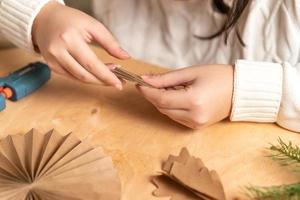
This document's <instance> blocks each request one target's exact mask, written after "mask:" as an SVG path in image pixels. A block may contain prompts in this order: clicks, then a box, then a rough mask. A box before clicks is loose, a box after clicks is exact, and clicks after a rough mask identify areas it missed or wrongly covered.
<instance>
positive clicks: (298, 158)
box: [246, 138, 300, 200]
mask: <svg viewBox="0 0 300 200" xmlns="http://www.w3.org/2000/svg"><path fill="white" fill-rule="evenodd" d="M268 150H269V151H270V153H271V155H270V156H269V157H271V158H272V159H273V160H275V161H278V162H279V163H280V164H281V165H283V166H288V167H292V168H293V169H294V170H295V171H299V170H300V148H299V147H298V146H297V145H293V143H292V142H288V143H285V142H284V141H283V140H282V139H281V138H279V139H278V144H277V145H273V144H271V146H270V147H269V148H268ZM246 195H247V196H248V197H250V198H251V199H256V200H300V182H299V183H293V184H288V185H279V186H270V187H257V186H248V187H246Z"/></svg>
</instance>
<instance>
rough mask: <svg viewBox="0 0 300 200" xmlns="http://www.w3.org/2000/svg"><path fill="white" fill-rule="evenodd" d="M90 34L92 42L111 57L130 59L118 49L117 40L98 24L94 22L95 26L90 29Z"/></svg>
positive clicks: (124, 52) (123, 51)
mask: <svg viewBox="0 0 300 200" xmlns="http://www.w3.org/2000/svg"><path fill="white" fill-rule="evenodd" d="M90 33H91V34H92V37H93V39H94V41H95V42H97V43H98V44H99V45H100V46H101V47H102V48H103V49H105V50H106V51H107V52H108V53H109V54H110V55H111V56H113V57H116V58H119V59H128V58H130V55H129V54H128V53H127V52H126V51H125V50H124V49H122V48H121V47H120V45H119V43H118V42H117V40H116V39H115V38H114V37H113V36H112V34H111V33H110V32H109V31H108V30H107V29H106V27H104V25H103V24H101V23H100V22H98V21H96V22H95V24H94V25H93V26H92V27H91V28H90Z"/></svg>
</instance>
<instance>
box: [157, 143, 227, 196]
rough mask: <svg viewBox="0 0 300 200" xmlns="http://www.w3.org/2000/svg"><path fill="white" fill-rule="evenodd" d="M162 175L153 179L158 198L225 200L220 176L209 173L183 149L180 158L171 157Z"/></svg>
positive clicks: (165, 164)
mask: <svg viewBox="0 0 300 200" xmlns="http://www.w3.org/2000/svg"><path fill="white" fill-rule="evenodd" d="M162 171H163V172H162V174H161V175H159V176H156V177H154V178H153V183H154V185H155V186H156V187H157V190H155V191H154V192H153V194H154V195H155V196H157V197H160V196H170V197H171V200H194V199H195V200H196V199H203V200H225V193H224V188H223V185H222V183H221V181H220V178H219V176H218V174H217V173H216V172H215V171H214V170H212V171H209V170H208V169H207V168H206V167H205V165H204V164H203V162H202V161H201V160H200V159H199V158H195V157H193V156H191V155H190V154H189V152H188V150H187V149H186V148H183V149H182V150H181V152H180V154H179V156H173V155H170V156H169V158H168V160H167V161H166V162H165V163H164V164H163V166H162Z"/></svg>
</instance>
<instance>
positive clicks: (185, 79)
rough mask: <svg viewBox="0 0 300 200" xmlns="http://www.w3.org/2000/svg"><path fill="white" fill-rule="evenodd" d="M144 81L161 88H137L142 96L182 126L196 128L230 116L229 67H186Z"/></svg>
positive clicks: (230, 72)
mask: <svg viewBox="0 0 300 200" xmlns="http://www.w3.org/2000/svg"><path fill="white" fill-rule="evenodd" d="M143 79H144V80H145V81H146V82H148V83H149V84H152V85H153V86H155V87H157V88H161V89H152V88H147V87H141V86H138V89H139V91H140V92H141V93H142V94H143V96H144V97H145V98H146V99H147V100H149V101H150V102H151V103H152V104H153V105H154V106H155V107H156V108H157V109H158V110H159V111H160V112H161V113H163V114H165V115H167V116H169V117H170V118H171V119H173V120H175V121H177V122H179V123H181V124H183V125H185V126H188V127H190V128H194V129H199V128H202V127H205V126H207V125H210V124H213V123H216V122H218V121H220V120H222V119H224V118H226V117H228V116H229V114H230V110H231V99H232V92H233V67H232V66H230V65H206V66H196V67H189V68H185V69H181V70H176V71H171V72H168V73H165V74H161V75H154V76H153V75H152V76H143ZM178 86H184V87H182V88H181V89H180V88H178ZM175 88H177V89H175Z"/></svg>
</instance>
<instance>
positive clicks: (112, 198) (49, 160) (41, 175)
mask: <svg viewBox="0 0 300 200" xmlns="http://www.w3.org/2000/svg"><path fill="white" fill-rule="evenodd" d="M0 199H1V200H61V199H64V200H86V199H87V200H120V199H121V183H120V179H119V177H118V173H117V170H116V169H115V168H114V166H113V162H112V160H111V158H110V157H108V156H106V155H105V154H104V152H103V149H102V148H101V147H96V148H94V147H92V146H91V145H90V144H88V142H86V141H80V140H79V139H77V138H76V137H75V135H74V134H72V133H70V134H68V135H66V136H62V135H60V134H59V133H57V132H56V131H55V130H52V131H49V132H48V133H46V134H40V133H38V132H37V131H35V130H31V131H30V132H28V133H27V134H25V135H14V136H7V137H6V138H4V139H2V140H0Z"/></svg>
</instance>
